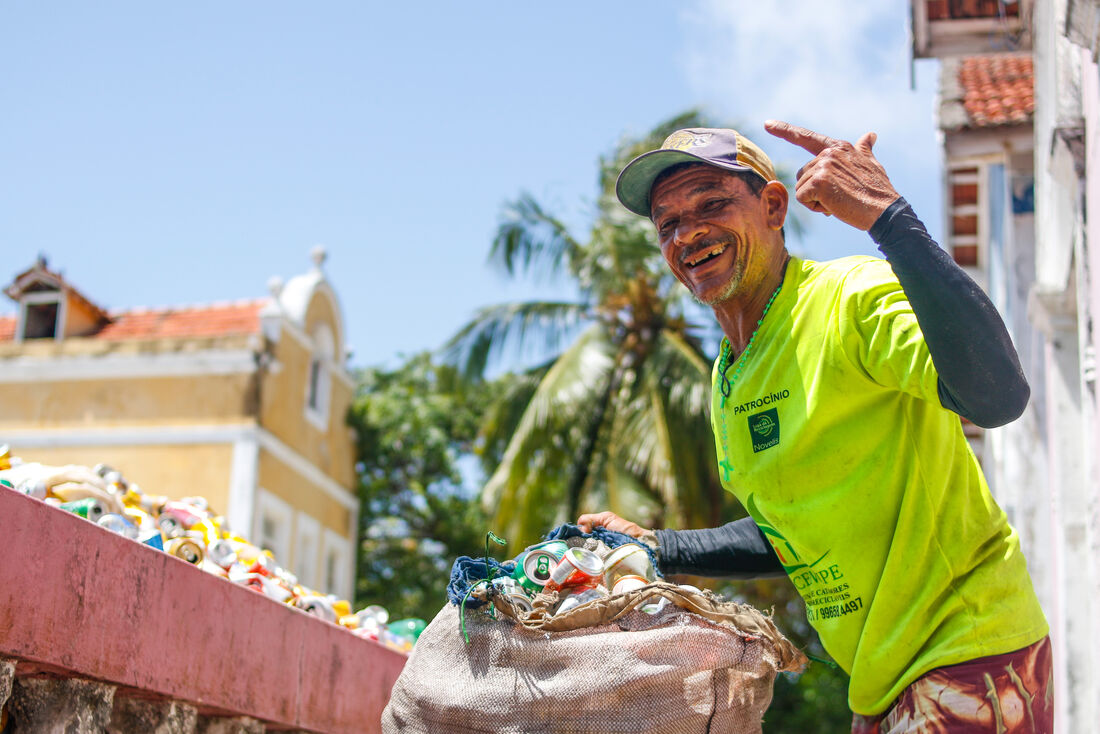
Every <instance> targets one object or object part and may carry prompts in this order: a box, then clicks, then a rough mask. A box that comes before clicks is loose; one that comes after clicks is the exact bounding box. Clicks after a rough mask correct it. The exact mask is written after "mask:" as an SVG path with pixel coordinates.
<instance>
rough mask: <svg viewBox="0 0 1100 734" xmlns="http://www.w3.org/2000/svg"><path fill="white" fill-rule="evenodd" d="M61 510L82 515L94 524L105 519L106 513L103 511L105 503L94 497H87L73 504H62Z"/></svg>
mask: <svg viewBox="0 0 1100 734" xmlns="http://www.w3.org/2000/svg"><path fill="white" fill-rule="evenodd" d="M61 509H62V510H68V511H69V512H71V513H73V514H74V515H80V516H81V517H83V518H84V519H86V520H91V521H92V522H99V518H101V517H103V514H104V512H106V510H104V509H103V503H102V502H100V501H99V500H97V499H96V498H94V497H87V498H85V499H82V500H75V501H73V502H62V503H61Z"/></svg>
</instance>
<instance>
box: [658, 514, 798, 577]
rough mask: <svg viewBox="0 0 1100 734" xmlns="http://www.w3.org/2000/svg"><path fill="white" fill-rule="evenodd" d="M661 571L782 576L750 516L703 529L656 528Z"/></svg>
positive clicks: (777, 563) (780, 568)
mask: <svg viewBox="0 0 1100 734" xmlns="http://www.w3.org/2000/svg"><path fill="white" fill-rule="evenodd" d="M656 534H657V542H658V544H659V546H660V552H659V553H658V556H659V557H660V564H661V573H665V574H669V573H673V574H675V573H686V574H691V575H694V576H709V577H711V578H727V579H757V578H769V577H774V576H785V575H786V573H785V572H784V571H783V565H782V564H781V563H780V562H779V558H777V557H776V555H775V551H774V550H772V546H771V543H769V542H768V540H767V538H765V537H764V533H763V532H761V530H760V528H759V527H757V525H756V523H755V522H753V520H752V518H751V517H745V518H742V519H740V520H735V521H733V522H731V523H727V524H725V525H723V526H722V527H719V528H707V529H705V530H658V531H656Z"/></svg>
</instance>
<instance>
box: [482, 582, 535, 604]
mask: <svg viewBox="0 0 1100 734" xmlns="http://www.w3.org/2000/svg"><path fill="white" fill-rule="evenodd" d="M492 584H493V587H494V588H495V589H496V591H497V593H498V594H500V595H501V596H502V597H504V598H505V599H507V600H508V601H509V602H511V603H512V605H513V606H515V607H517V608H519V609H522V610H523V611H525V612H530V611H531V610H533V609H534V607H533V606H532V605H531V599H530V597H528V596H527V592H525V591H524V590H523V586H522V585H521V584H520V582H518V581H516V580H515V579H514V578H511V577H510V576H503V577H501V578H496V579H493V581H492Z"/></svg>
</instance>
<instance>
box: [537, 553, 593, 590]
mask: <svg viewBox="0 0 1100 734" xmlns="http://www.w3.org/2000/svg"><path fill="white" fill-rule="evenodd" d="M602 580H603V561H602V560H600V557H599V556H597V555H596V554H595V553H593V552H592V551H590V550H585V549H584V548H570V549H569V550H567V551H566V552H565V555H564V556H562V558H561V561H560V562H559V563H558V565H556V566H554V570H553V571H551V572H550V580H549V581H547V583H546V590H547V591H558V590H559V589H561V588H563V587H565V586H595V585H596V584H598V583H600V582H601V581H602Z"/></svg>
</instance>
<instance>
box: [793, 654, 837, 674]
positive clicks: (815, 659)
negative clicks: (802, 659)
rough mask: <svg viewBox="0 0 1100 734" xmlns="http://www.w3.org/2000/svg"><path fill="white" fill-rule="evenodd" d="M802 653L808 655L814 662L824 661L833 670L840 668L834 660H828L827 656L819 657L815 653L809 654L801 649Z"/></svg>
mask: <svg viewBox="0 0 1100 734" xmlns="http://www.w3.org/2000/svg"><path fill="white" fill-rule="evenodd" d="M802 654H803V655H805V656H806V657H808V658H809V659H810V660H813V661H814V662H815V663H824V664H825V665H828V666H829V667H830V668H832V669H834V670H840V666H839V665H837V664H836V662H835V661H833V660H829V659H828V658H819V657H818V656H817V655H811V654H810V653H808V652H806V651H803V652H802Z"/></svg>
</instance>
